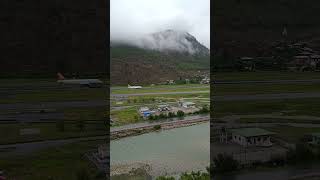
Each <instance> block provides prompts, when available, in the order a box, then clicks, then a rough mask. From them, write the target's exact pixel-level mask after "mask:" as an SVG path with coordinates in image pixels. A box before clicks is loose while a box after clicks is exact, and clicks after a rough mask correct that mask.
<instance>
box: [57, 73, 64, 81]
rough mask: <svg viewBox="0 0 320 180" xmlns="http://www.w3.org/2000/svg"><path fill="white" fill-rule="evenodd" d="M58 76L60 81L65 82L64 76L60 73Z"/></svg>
mask: <svg viewBox="0 0 320 180" xmlns="http://www.w3.org/2000/svg"><path fill="white" fill-rule="evenodd" d="M57 76H58V80H64V79H65V78H64V76H63V75H62V74H61V73H60V72H58V73H57Z"/></svg>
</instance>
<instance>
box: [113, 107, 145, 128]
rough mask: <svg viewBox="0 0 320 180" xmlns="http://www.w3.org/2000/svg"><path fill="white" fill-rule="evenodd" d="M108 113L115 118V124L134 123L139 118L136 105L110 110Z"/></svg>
mask: <svg viewBox="0 0 320 180" xmlns="http://www.w3.org/2000/svg"><path fill="white" fill-rule="evenodd" d="M110 115H111V116H112V118H114V119H115V120H116V122H117V123H116V124H115V125H123V124H130V123H136V122H139V121H140V120H141V118H140V116H139V114H138V108H137V107H130V108H127V109H123V110H117V111H111V112H110Z"/></svg>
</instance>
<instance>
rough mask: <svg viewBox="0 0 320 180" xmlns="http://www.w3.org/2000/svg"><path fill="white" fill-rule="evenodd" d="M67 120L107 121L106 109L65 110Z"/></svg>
mask: <svg viewBox="0 0 320 180" xmlns="http://www.w3.org/2000/svg"><path fill="white" fill-rule="evenodd" d="M62 111H63V114H64V119H65V120H85V121H91V120H98V121H101V122H102V121H104V120H106V119H107V109H106V107H87V108H65V109H63V110H62Z"/></svg>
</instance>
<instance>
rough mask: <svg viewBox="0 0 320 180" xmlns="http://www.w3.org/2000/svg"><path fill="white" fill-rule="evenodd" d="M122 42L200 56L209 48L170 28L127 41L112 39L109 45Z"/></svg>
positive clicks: (183, 32) (206, 54)
mask: <svg viewBox="0 0 320 180" xmlns="http://www.w3.org/2000/svg"><path fill="white" fill-rule="evenodd" d="M124 44H127V45H132V46H136V47H139V48H143V49H148V50H155V51H159V52H163V53H172V52H173V53H174V52H178V53H179V52H180V53H187V54H190V55H201V56H208V55H209V54H210V51H209V49H208V48H207V47H205V46H204V45H202V44H201V43H199V42H198V41H197V39H196V38H195V37H194V36H192V35H191V34H189V33H188V32H186V31H180V30H172V29H168V30H165V31H160V32H156V33H151V34H146V35H144V36H141V37H135V38H131V39H130V40H128V41H125V40H121V41H120V40H113V41H112V42H111V46H117V45H124Z"/></svg>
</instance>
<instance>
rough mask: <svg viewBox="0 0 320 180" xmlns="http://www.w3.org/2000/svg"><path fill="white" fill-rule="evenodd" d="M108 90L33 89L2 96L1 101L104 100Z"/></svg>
mask: <svg viewBox="0 0 320 180" xmlns="http://www.w3.org/2000/svg"><path fill="white" fill-rule="evenodd" d="M105 97H106V92H105V91H104V90H103V88H90V89H89V88H83V89H82V88H80V89H72V90H70V89H67V90H37V89H35V90H33V91H27V92H19V93H17V94H16V95H15V96H14V97H12V98H1V99H0V103H19V102H24V103H36V102H50V101H52V102H56V101H79V100H88V99H90V100H102V99H105Z"/></svg>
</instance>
